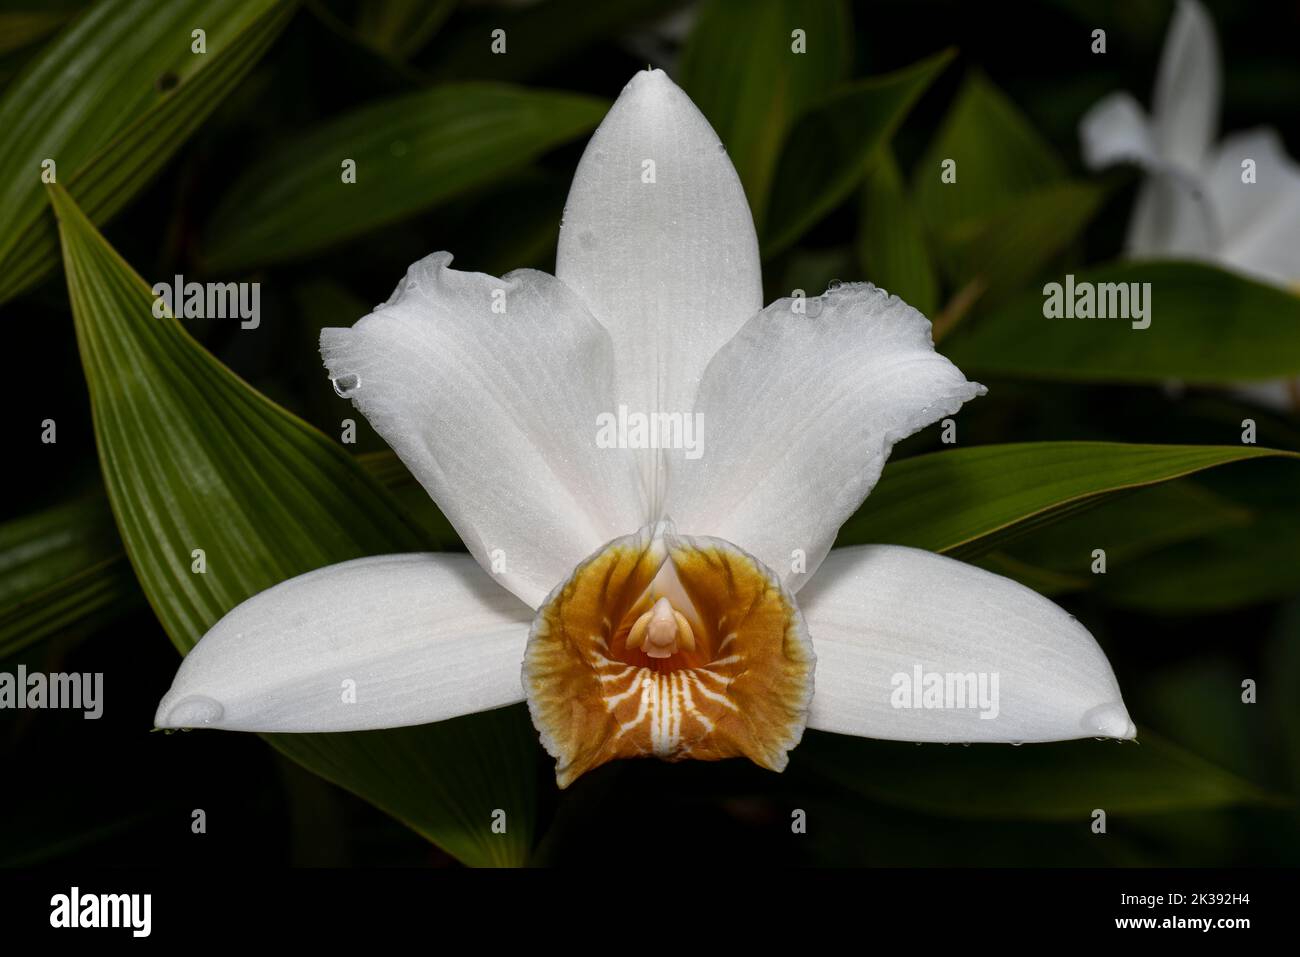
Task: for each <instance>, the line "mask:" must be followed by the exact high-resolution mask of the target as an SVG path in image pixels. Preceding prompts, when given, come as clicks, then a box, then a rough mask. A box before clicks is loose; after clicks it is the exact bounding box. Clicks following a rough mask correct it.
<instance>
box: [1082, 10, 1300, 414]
mask: <svg viewBox="0 0 1300 957" xmlns="http://www.w3.org/2000/svg"><path fill="white" fill-rule="evenodd" d="M1220 86H1221V70H1220V63H1219V45H1218V41H1217V39H1216V37H1215V33H1214V24H1213V22H1212V21H1211V20H1210V17H1209V14H1208V13H1206V11H1205V8H1204V7H1202V6H1201V5H1200V4H1199V3H1198V2H1196V0H1179V3H1178V7H1177V9H1176V11H1175V13H1174V18H1173V21H1172V22H1171V23H1170V26H1169V33H1168V34H1167V35H1166V37H1165V45H1164V50H1163V51H1162V52H1161V55H1160V65H1159V68H1158V71H1157V76H1156V87H1155V93H1154V96H1153V98H1152V108H1151V116H1150V118H1148V117H1147V116H1145V115H1144V114H1143V112H1142V108H1141V107H1140V106H1139V105H1138V104H1137V102H1136V101H1135V100H1134V99H1133V97H1132V96H1130V95H1129V94H1127V93H1112V94H1110V95H1109V96H1107V97H1105V98H1104V99H1102V100H1101V101H1100V102H1098V103H1097V104H1096V105H1095V106H1093V107H1092V109H1091V110H1089V111H1088V113H1087V114H1086V115H1085V116H1084V118H1083V120H1082V122H1081V124H1080V129H1079V132H1080V139H1081V142H1082V147H1083V157H1084V161H1085V162H1086V163H1087V164H1088V165H1089V166H1090V167H1092V168H1093V169H1101V168H1104V167H1107V166H1112V165H1115V164H1118V163H1133V164H1136V165H1137V166H1139V167H1141V169H1142V170H1143V171H1144V172H1145V173H1146V174H1147V175H1146V178H1145V180H1144V181H1143V184H1142V186H1141V189H1140V191H1139V193H1138V199H1137V203H1136V205H1135V206H1134V210H1133V217H1132V219H1131V220H1130V223H1129V231H1128V238H1127V243H1126V245H1127V252H1128V255H1129V256H1131V257H1133V258H1138V259H1152V258H1186V259H1198V260H1202V261H1205V262H1209V263H1212V264H1215V265H1218V266H1222V267H1224V268H1227V269H1231V270H1235V271H1237V272H1240V273H1243V274H1245V275H1247V276H1250V277H1252V278H1255V279H1259V280H1262V281H1264V282H1267V283H1271V284H1273V285H1277V286H1282V287H1285V288H1289V289H1291V290H1293V291H1300V165H1297V164H1296V163H1295V161H1294V160H1292V159H1291V158H1290V157H1289V156H1287V155H1286V150H1285V149H1284V147H1283V145H1282V141H1281V139H1280V138H1279V137H1278V135H1277V132H1276V131H1275V130H1273V129H1265V128H1261V129H1254V130H1247V131H1245V132H1241V133H1235V134H1233V135H1231V136H1228V137H1226V138H1225V139H1224V140H1223V141H1222V142H1220V143H1217V144H1216V143H1215V139H1216V136H1217V132H1218V124H1219V116H1218V114H1219V101H1220ZM1248 160H1249V161H1250V163H1249V164H1247V163H1246V161H1248ZM1243 164H1246V165H1245V166H1243ZM1247 166H1249V167H1250V169H1249V172H1248V170H1247V168H1246V167H1247ZM1247 180H1249V181H1247ZM1248 391H1249V394H1250V395H1251V397H1253V398H1256V399H1260V400H1263V401H1265V402H1267V403H1268V404H1270V405H1273V406H1275V407H1287V406H1290V405H1294V406H1296V407H1300V391H1298V390H1297V387H1296V382H1294V381H1292V380H1279V381H1276V382H1272V383H1260V384H1257V385H1256V386H1254V387H1253V388H1251V389H1249V390H1248Z"/></svg>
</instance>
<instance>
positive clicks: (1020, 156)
mask: <svg viewBox="0 0 1300 957" xmlns="http://www.w3.org/2000/svg"><path fill="white" fill-rule="evenodd" d="M945 160H953V161H954V162H955V163H956V181H955V182H952V183H945V182H943V181H942V180H941V179H940V173H941V172H942V164H943V162H944V161H945ZM1064 178H1065V166H1064V164H1063V163H1062V162H1061V159H1060V157H1058V156H1057V155H1056V153H1055V152H1054V151H1053V150H1052V148H1051V147H1050V146H1048V145H1047V143H1046V142H1044V141H1043V140H1042V138H1041V137H1039V135H1038V133H1037V132H1036V131H1035V130H1034V128H1033V126H1032V125H1031V124H1030V123H1029V121H1028V120H1027V119H1025V117H1024V115H1023V114H1022V113H1021V112H1020V110H1019V108H1018V107H1017V106H1016V105H1015V104H1014V103H1012V102H1011V101H1010V100H1009V99H1007V97H1006V96H1005V95H1003V94H1002V93H1001V92H1000V91H999V90H998V89H997V88H996V87H995V86H993V84H992V83H990V82H989V81H988V79H987V78H986V77H984V76H983V74H981V73H978V72H972V73H971V74H970V76H968V77H967V78H966V82H965V83H964V84H963V86H962V90H961V93H960V94H958V96H957V101H956V102H955V103H954V104H953V106H952V108H951V109H950V110H949V111H948V115H947V116H946V117H945V118H944V121H943V124H942V125H941V126H940V128H939V132H938V133H937V134H936V135H935V137H934V139H933V140H931V142H930V145H929V147H928V148H927V149H926V151H925V154H924V156H923V157H922V159H921V161H920V163H919V164H918V165H917V166H916V169H915V170H914V171H913V181H912V192H913V195H914V196H915V197H916V202H917V206H918V208H919V209H920V210H921V215H922V216H923V217H924V219H925V221H926V222H927V223H928V224H929V225H930V227H931V228H932V229H934V230H935V231H936V232H937V233H938V234H939V235H940V236H946V234H947V233H948V232H949V231H951V230H960V229H968V228H970V225H969V224H970V223H972V222H980V221H983V220H986V219H988V218H989V217H990V216H993V215H995V214H997V213H999V212H1001V211H1002V210H1003V209H1005V208H1006V207H1007V206H1008V205H1009V204H1011V203H1013V202H1015V201H1016V200H1018V199H1020V198H1021V197H1023V196H1024V195H1025V193H1027V192H1029V191H1031V190H1034V189H1037V188H1039V187H1041V186H1047V185H1051V184H1054V183H1057V182H1059V181H1060V180H1062V179H1064Z"/></svg>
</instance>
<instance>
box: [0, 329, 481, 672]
mask: <svg viewBox="0 0 1300 957" xmlns="http://www.w3.org/2000/svg"><path fill="white" fill-rule="evenodd" d="M358 314H359V313H358ZM357 464H358V465H360V466H361V467H362V468H364V469H365V470H366V471H367V472H368V473H370V475H371V476H373V477H374V478H375V480H376V481H378V482H380V483H382V484H383V485H384V487H385V488H387V489H388V490H389V491H390V492H391V493H392V494H393V495H394V496H395V497H396V498H397V500H398V502H399V504H400V505H401V506H402V510H403V512H404V513H405V515H406V516H407V517H408V518H409V520H410V521H411V522H412V523H413V524H415V525H416V526H417V527H418V528H419V529H420V531H421V532H422V533H423V535H424V537H425V540H426V541H427V542H428V543H429V544H430V545H431V546H432V547H433V548H435V549H437V550H438V551H463V550H464V545H463V544H462V543H461V540H460V536H458V535H457V534H456V530H455V529H454V528H452V526H451V523H450V522H448V521H447V519H446V516H444V515H443V514H442V512H440V511H439V510H438V507H437V506H436V505H434V504H433V501H432V500H431V499H430V498H429V496H428V494H427V493H426V492H425V491H424V489H423V487H421V485H420V484H419V483H418V482H417V481H416V480H415V478H414V477H413V476H412V475H411V473H410V472H408V471H407V469H406V466H405V465H403V464H402V461H401V459H399V458H398V457H397V456H396V455H394V454H393V453H392V452H391V451H384V452H372V453H369V454H367V455H359V456H358V457H357ZM0 575H2V576H3V577H0V658H2V657H5V656H7V655H10V654H13V653H14V652H15V651H17V650H19V649H20V648H25V647H27V646H28V645H32V644H35V643H37V642H39V641H43V640H45V639H46V638H50V637H53V636H54V635H57V634H60V633H63V632H66V631H70V630H73V629H76V628H81V627H83V626H85V627H93V626H94V625H96V624H98V623H99V622H102V621H106V620H108V619H110V618H112V617H113V616H115V615H118V614H121V613H123V612H126V611H129V610H130V609H132V608H134V607H136V606H137V605H139V604H141V603H142V601H143V597H144V596H143V595H142V594H141V592H140V586H139V584H138V583H137V582H136V579H135V574H134V572H132V570H131V565H130V562H128V561H127V557H126V552H125V551H123V550H122V540H121V538H120V537H119V536H118V534H117V526H116V525H115V524H114V522H113V513H112V510H111V509H110V508H109V505H108V499H106V498H105V497H103V496H102V495H95V496H92V497H90V498H87V499H83V500H80V501H75V502H67V503H64V504H62V505H56V506H54V507H53V508H49V509H46V510H45V511H43V512H38V513H36V514H35V515H30V516H24V517H22V518H17V519H14V520H13V521H11V522H7V523H5V524H3V525H0Z"/></svg>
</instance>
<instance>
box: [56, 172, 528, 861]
mask: <svg viewBox="0 0 1300 957" xmlns="http://www.w3.org/2000/svg"><path fill="white" fill-rule="evenodd" d="M50 196H51V201H52V203H53V205H54V208H55V212H56V214H57V216H58V219H59V231H60V234H61V236H62V240H63V251H64V267H65V272H66V274H67V278H68V293H69V297H70V299H71V302H72V311H73V318H74V320H75V325H76V331H77V341H78V345H79V346H80V350H81V356H82V364H83V366H84V370H85V374H86V382H87V384H88V386H89V389H90V396H91V410H92V413H93V417H94V425H95V438H96V441H97V444H98V446H99V455H100V463H101V465H102V467H103V472H104V484H105V487H106V488H107V490H108V497H109V502H110V504H111V505H112V508H113V515H114V517H115V519H116V521H117V526H118V531H119V533H120V534H121V536H122V540H123V542H124V543H125V545H126V551H127V554H128V555H129V556H130V559H131V564H132V566H133V567H134V569H135V573H136V576H137V578H138V579H139V581H140V584H141V586H142V587H143V589H144V592H145V594H146V596H147V597H148V599H149V602H150V604H151V605H152V606H153V608H154V611H155V612H156V613H157V615H158V619H159V621H160V622H161V623H162V626H163V628H164V629H165V630H166V631H167V634H168V635H169V637H170V638H171V640H172V642H173V643H174V644H175V645H176V646H177V648H179V649H180V650H181V651H182V652H184V651H187V650H188V649H190V648H191V647H193V645H194V644H195V642H197V641H198V639H199V638H200V637H201V636H202V635H203V633H204V632H205V631H207V629H208V628H210V627H211V626H212V625H213V624H214V623H215V622H216V621H217V619H219V618H220V617H221V616H222V615H223V614H224V613H225V612H227V611H229V610H230V609H231V608H233V607H234V606H235V605H237V604H239V603H240V602H241V601H243V600H245V599H247V598H249V597H251V596H252V595H255V594H257V593H258V592H260V591H262V590H263V589H265V588H268V587H270V586H271V585H274V584H276V583H278V582H280V581H283V580H284V579H286V578H289V577H291V576H293V575H297V574H301V573H303V572H306V571H309V570H311V569H313V568H319V567H321V566H323V565H326V564H330V563H333V562H338V561H344V560H347V559H351V558H356V557H359V556H363V555H370V554H376V553H383V552H401V551H412V550H416V549H419V548H421V546H422V545H423V541H422V539H421V536H420V535H419V534H418V533H417V532H416V531H415V530H414V529H413V528H412V527H411V526H410V525H409V524H408V523H407V521H406V520H405V518H404V517H403V515H402V513H401V511H400V509H399V508H398V506H397V505H396V503H395V502H394V501H393V500H392V499H391V498H390V497H389V496H388V494H387V493H386V492H385V491H384V490H383V488H382V487H381V486H380V485H379V484H378V483H377V482H375V480H374V479H372V478H371V477H370V476H369V475H368V474H367V473H366V472H365V471H363V470H362V469H361V468H360V467H359V466H358V465H357V463H356V462H355V461H354V460H353V459H352V457H351V456H349V455H348V454H347V452H345V451H344V450H343V448H342V446H340V445H338V444H337V443H334V442H332V441H330V440H329V439H327V438H326V437H325V436H324V435H322V434H321V433H319V432H317V431H316V430H314V429H312V428H311V427H309V426H307V425H306V424H305V423H303V422H302V421H301V420H299V419H297V418H295V417H293V416H291V415H290V414H288V413H287V412H285V411H284V410H283V409H280V408H279V407H278V406H276V405H274V404H273V403H271V402H270V401H269V400H268V399H266V398H265V397H264V396H262V395H261V394H259V393H257V392H255V391H254V390H253V389H251V388H250V387H249V386H248V385H246V384H245V383H244V382H243V381H242V380H240V379H239V378H238V377H236V376H235V375H234V374H233V373H232V372H230V370H228V369H227V368H225V367H224V366H223V365H221V364H220V363H219V362H217V361H216V360H215V359H214V358H213V357H212V356H211V355H210V354H208V353H207V352H206V351H204V350H203V349H202V347H200V346H199V345H198V344H197V343H196V342H195V341H194V340H193V339H192V338H191V337H190V336H189V334H188V333H187V332H186V331H185V330H184V329H183V328H182V326H181V324H180V323H179V322H178V321H176V320H175V319H173V318H171V317H166V318H162V319H158V318H155V317H154V316H153V314H152V306H153V295H152V293H151V292H150V289H149V287H148V286H147V285H146V284H145V283H144V281H143V280H142V279H140V278H139V276H137V275H136V274H135V273H134V272H133V271H132V270H131V268H130V266H128V265H127V264H126V263H125V262H124V261H123V260H122V259H121V258H120V257H119V256H118V255H117V253H116V252H115V251H114V250H113V249H112V248H111V247H110V246H108V244H107V243H106V242H105V241H104V240H103V238H102V237H101V236H100V235H99V233H98V232H96V231H95V228H94V226H93V225H92V224H91V223H90V221H89V220H88V219H86V217H85V215H84V214H83V213H82V212H81V211H80V210H79V209H78V208H77V206H76V205H75V203H74V202H73V201H72V199H71V198H70V197H69V196H68V195H67V193H66V192H64V191H63V190H62V189H60V188H58V187H52V188H51V190H50ZM196 548H202V549H204V550H205V553H206V564H207V570H206V573H204V574H194V573H193V572H192V571H191V552H192V550H193V549H196ZM160 690H161V689H160ZM267 737H268V739H269V740H270V741H271V743H272V744H274V745H275V746H276V747H277V748H279V749H280V750H281V751H283V752H284V753H285V754H287V755H288V756H290V757H292V758H293V759H294V760H296V761H298V762H299V763H301V764H303V765H304V766H305V767H307V768H309V769H310V770H312V771H315V772H316V773H318V774H320V775H322V776H323V777H325V778H327V779H329V780H331V781H334V782H335V783H337V784H340V785H342V786H344V787H346V788H348V789H350V790H352V791H355V792H356V793H357V794H359V795H360V796H362V797H363V798H365V799H366V800H369V801H371V802H372V803H374V804H375V805H376V806H378V807H380V808H382V809H383V810H385V811H387V812H388V813H390V814H392V815H393V816H394V817H396V818H398V819H399V820H401V821H403V822H405V823H406V824H408V825H409V826H410V827H412V828H414V829H415V830H417V831H418V832H419V833H421V834H423V835H424V836H426V837H428V838H429V839H430V840H432V841H434V842H436V843H437V844H439V845H440V846H442V847H443V848H445V849H446V850H447V851H449V852H450V853H452V854H454V855H456V856H457V857H459V858H460V859H461V860H463V861H466V862H467V863H475V864H486V863H519V862H522V861H524V860H525V859H526V857H527V855H528V852H529V849H530V845H531V842H532V830H533V815H534V812H535V809H534V807H533V801H532V794H533V787H534V772H535V770H536V769H535V765H534V762H533V761H531V760H521V759H520V755H521V754H523V753H525V752H526V751H528V750H529V749H530V748H531V747H533V745H532V743H531V742H532V740H533V739H532V737H531V736H530V735H529V734H527V732H526V726H525V724H524V723H523V715H522V711H521V709H518V708H515V709H505V710H502V711H498V712H492V713H489V714H486V715H474V716H469V717H466V718H462V719H458V721H457V723H456V725H446V724H444V725H432V726H425V727H421V728H411V729H405V730H400V731H372V732H364V733H356V734H346V735H268V736H267ZM495 808H502V809H504V810H506V811H507V814H508V817H509V820H510V828H509V832H508V833H507V834H503V835H494V834H491V833H490V826H491V812H492V810H493V809H495Z"/></svg>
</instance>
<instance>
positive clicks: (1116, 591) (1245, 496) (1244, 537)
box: [1098, 462, 1300, 615]
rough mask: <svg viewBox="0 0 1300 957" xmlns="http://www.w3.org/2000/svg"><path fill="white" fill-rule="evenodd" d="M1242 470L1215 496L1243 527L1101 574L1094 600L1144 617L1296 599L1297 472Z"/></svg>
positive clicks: (1289, 466)
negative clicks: (1238, 511)
mask: <svg viewBox="0 0 1300 957" xmlns="http://www.w3.org/2000/svg"><path fill="white" fill-rule="evenodd" d="M1241 471H1242V472H1244V471H1245V470H1241ZM1250 471H1251V474H1250V475H1244V474H1239V473H1238V472H1234V474H1233V475H1232V476H1231V478H1233V479H1236V480H1238V481H1235V482H1232V483H1229V482H1227V481H1224V482H1222V483H1220V485H1221V487H1220V488H1219V489H1218V491H1219V493H1220V494H1225V495H1228V496H1232V498H1233V500H1234V501H1235V502H1237V503H1238V504H1239V505H1240V506H1241V507H1244V508H1245V509H1246V510H1247V513H1248V516H1249V519H1248V521H1246V522H1242V523H1238V524H1236V525H1234V526H1232V527H1230V528H1226V529H1223V530H1221V531H1217V532H1214V533H1213V534H1210V535H1207V536H1205V537H1203V538H1199V539H1197V540H1195V541H1192V542H1185V543H1176V544H1172V545H1170V546H1169V547H1167V548H1164V549H1161V550H1159V551H1156V552H1153V553H1151V554H1149V555H1147V556H1145V557H1144V558H1143V560H1142V561H1141V562H1140V563H1135V564H1131V565H1128V564H1121V565H1120V566H1118V567H1112V568H1110V569H1108V572H1107V575H1106V580H1105V581H1104V582H1100V583H1099V584H1098V588H1099V594H1100V596H1101V597H1102V598H1103V599H1104V600H1106V601H1109V602H1111V603H1113V604H1116V605H1120V606H1122V607H1125V608H1130V609H1136V610H1139V611H1143V612H1147V613H1152V614H1170V615H1173V614H1176V615H1196V614H1204V613H1208V612H1221V611H1227V610H1230V609H1233V608H1241V607H1244V606H1247V605H1252V604H1257V603H1261V602H1267V601H1274V600H1278V599H1283V598H1289V597H1291V596H1294V595H1296V594H1300V499H1298V498H1297V495H1296V489H1297V488H1300V469H1297V468H1296V466H1295V465H1294V464H1293V463H1292V462H1274V463H1268V464H1267V465H1266V464H1265V463H1260V465H1259V466H1255V467H1253V468H1252V469H1251V470H1250ZM1223 478H1225V479H1226V478H1227V476H1224V477H1223Z"/></svg>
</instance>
